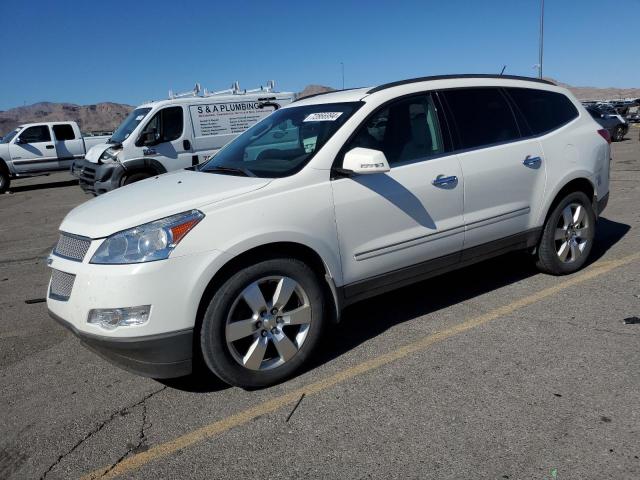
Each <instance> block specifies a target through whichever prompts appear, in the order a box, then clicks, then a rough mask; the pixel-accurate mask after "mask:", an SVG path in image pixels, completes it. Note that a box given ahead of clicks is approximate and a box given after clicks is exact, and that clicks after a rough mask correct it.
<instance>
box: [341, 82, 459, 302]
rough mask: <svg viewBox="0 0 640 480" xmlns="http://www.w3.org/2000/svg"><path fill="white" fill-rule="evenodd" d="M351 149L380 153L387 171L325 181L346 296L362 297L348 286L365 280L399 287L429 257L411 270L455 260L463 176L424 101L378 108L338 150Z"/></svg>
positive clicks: (426, 99) (430, 106) (410, 100)
mask: <svg viewBox="0 0 640 480" xmlns="http://www.w3.org/2000/svg"><path fill="white" fill-rule="evenodd" d="M355 147H364V148H370V149H376V150H380V151H382V152H383V153H384V154H385V156H386V158H387V161H388V162H389V165H390V167H391V171H390V172H388V173H379V174H371V175H358V176H352V177H348V178H338V179H335V180H333V181H332V189H333V197H334V205H335V215H336V223H337V228H338V240H339V244H340V256H341V260H342V267H343V276H344V281H345V283H346V284H353V286H352V287H351V288H349V287H347V288H346V289H345V293H346V295H347V296H349V295H350V293H349V292H353V295H358V294H359V293H362V292H359V291H358V289H359V288H360V287H359V286H357V285H355V283H356V282H361V281H362V280H366V279H369V280H372V281H373V282H374V283H375V285H376V286H375V287H373V288H378V286H381V287H382V288H385V285H386V286H391V285H393V284H397V283H398V282H402V281H404V280H406V278H403V277H405V276H406V277H407V278H409V277H410V276H411V275H414V274H415V273H416V265H417V264H420V263H422V262H426V261H430V260H434V262H430V263H429V264H424V265H422V266H419V267H418V268H421V267H425V268H426V269H428V268H429V265H431V266H433V268H440V267H443V266H446V265H448V264H453V263H456V262H457V261H458V254H459V252H460V250H461V248H462V243H463V239H464V222H463V188H464V185H463V177H462V171H461V168H460V164H459V161H458V159H457V157H456V156H455V155H452V154H448V153H446V152H445V148H444V144H443V141H442V134H441V130H440V126H439V122H438V115H437V110H436V107H435V104H434V102H433V101H432V98H431V96H430V95H427V94H422V95H417V96H415V97H410V98H406V99H402V100H398V101H396V102H395V103H392V104H390V105H387V106H383V107H381V109H380V110H379V111H378V112H376V113H374V114H373V116H371V117H369V119H368V120H366V121H365V122H364V124H363V125H362V126H361V127H360V129H359V131H357V132H356V134H355V136H354V137H353V139H352V140H351V141H350V142H349V144H348V145H347V146H346V147H345V149H344V151H348V150H350V149H352V148H355ZM386 274H389V275H386ZM405 274H406V275H405ZM374 277H378V278H377V279H374ZM365 283H369V282H365ZM370 284H371V283H370ZM362 285H363V284H362V283H360V286H362ZM363 288H364V287H363Z"/></svg>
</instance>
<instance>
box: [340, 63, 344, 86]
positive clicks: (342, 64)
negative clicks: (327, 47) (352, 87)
mask: <svg viewBox="0 0 640 480" xmlns="http://www.w3.org/2000/svg"><path fill="white" fill-rule="evenodd" d="M340 67H341V69H342V90H344V62H340Z"/></svg>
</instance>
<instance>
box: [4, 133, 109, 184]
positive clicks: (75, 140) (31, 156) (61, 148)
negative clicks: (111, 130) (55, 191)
mask: <svg viewBox="0 0 640 480" xmlns="http://www.w3.org/2000/svg"><path fill="white" fill-rule="evenodd" d="M108 138H109V136H96V137H83V136H82V134H81V133H80V128H79V127H78V124H77V123H76V122H43V123H27V124H25V125H20V126H19V127H17V128H16V129H15V130H13V131H12V132H10V133H8V134H7V135H5V136H4V137H3V138H2V140H0V193H4V192H5V191H6V190H7V189H8V188H9V183H10V181H11V179H13V178H21V177H33V176H36V175H42V174H45V173H49V172H54V171H56V170H69V169H70V168H71V164H72V163H73V161H74V160H75V159H78V158H84V156H85V153H86V152H87V151H88V150H89V149H90V148H91V147H93V146H94V145H98V144H100V143H104V142H106V141H107V139H108Z"/></svg>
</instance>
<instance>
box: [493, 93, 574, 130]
mask: <svg viewBox="0 0 640 480" xmlns="http://www.w3.org/2000/svg"><path fill="white" fill-rule="evenodd" d="M506 90H507V92H508V94H509V96H511V98H512V99H513V101H514V102H515V104H516V105H517V107H518V109H519V110H520V112H521V113H522V114H523V115H524V117H525V120H526V121H527V124H528V125H529V127H530V128H531V130H532V131H533V133H534V135H539V134H541V133H546V132H549V131H551V130H555V129H556V128H559V127H561V126H562V125H565V124H567V123H569V122H570V121H571V120H573V119H574V118H576V117H577V116H578V110H577V109H576V107H575V106H574V105H573V103H572V102H571V100H569V99H568V98H567V97H565V96H564V95H562V94H561V93H557V92H547V91H544V90H534V89H532V88H507V89H506Z"/></svg>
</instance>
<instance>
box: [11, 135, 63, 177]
mask: <svg viewBox="0 0 640 480" xmlns="http://www.w3.org/2000/svg"><path fill="white" fill-rule="evenodd" d="M9 153H10V154H11V160H12V163H13V165H14V167H15V169H16V172H18V173H33V172H43V171H51V170H57V168H58V156H57V154H56V147H55V145H54V144H53V141H52V139H51V131H50V129H49V126H48V125H34V126H32V127H27V128H25V129H24V130H23V131H22V132H20V134H19V135H17V136H16V138H15V139H14V140H13V142H12V143H11V144H10V145H9Z"/></svg>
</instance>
